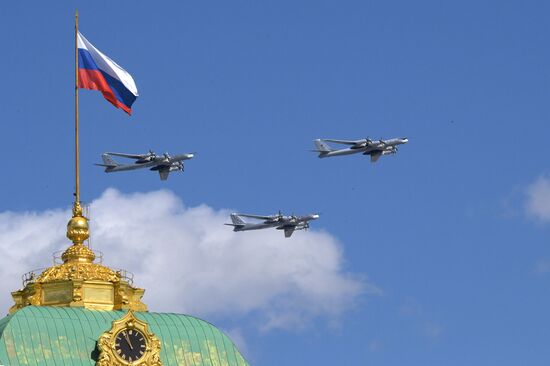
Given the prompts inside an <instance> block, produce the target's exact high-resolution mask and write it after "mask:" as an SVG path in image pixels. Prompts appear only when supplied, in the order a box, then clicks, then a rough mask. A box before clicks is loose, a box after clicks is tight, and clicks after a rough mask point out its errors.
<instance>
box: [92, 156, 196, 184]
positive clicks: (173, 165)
mask: <svg viewBox="0 0 550 366" xmlns="http://www.w3.org/2000/svg"><path fill="white" fill-rule="evenodd" d="M113 156H120V157H123V158H128V159H135V160H136V161H135V162H134V164H119V163H117V162H116V161H115V160H113V158H112V157H113ZM193 156H194V154H179V155H174V156H170V155H168V153H164V154H162V155H157V154H155V153H154V152H153V151H151V150H149V152H148V153H146V154H123V153H116V152H106V153H103V154H101V158H102V159H103V164H95V165H98V166H103V167H105V173H112V172H123V171H127V170H136V169H142V168H149V170H153V171H155V170H156V171H158V172H159V175H160V179H161V180H166V179H168V174H170V172H175V171H183V160H189V159H192V158H193Z"/></svg>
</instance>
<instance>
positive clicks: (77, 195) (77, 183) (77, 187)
mask: <svg viewBox="0 0 550 366" xmlns="http://www.w3.org/2000/svg"><path fill="white" fill-rule="evenodd" d="M74 50H75V65H74V66H75V88H74V97H75V129H74V135H75V136H74V137H75V140H74V141H75V193H74V196H75V202H74V205H75V208H76V207H77V206H80V164H79V163H80V161H79V159H80V157H79V146H78V10H76V12H75V26H74Z"/></svg>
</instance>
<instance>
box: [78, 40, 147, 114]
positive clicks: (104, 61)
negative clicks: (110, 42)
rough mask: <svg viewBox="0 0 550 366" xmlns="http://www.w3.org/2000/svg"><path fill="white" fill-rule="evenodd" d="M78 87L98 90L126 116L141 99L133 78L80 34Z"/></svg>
mask: <svg viewBox="0 0 550 366" xmlns="http://www.w3.org/2000/svg"><path fill="white" fill-rule="evenodd" d="M78 87H79V88H83V89H90V90H99V91H100V92H101V93H102V94H103V97H105V99H107V100H108V101H109V102H111V104H112V105H114V106H115V107H117V108H121V109H123V110H124V111H125V112H126V113H128V114H132V109H131V107H132V104H133V103H134V101H135V100H136V98H137V96H138V91H137V87H136V83H135V82H134V79H133V78H132V76H131V75H130V74H129V73H128V72H126V70H124V69H123V68H122V67H120V66H118V65H117V63H116V62H114V61H113V60H111V59H110V58H109V57H107V56H105V55H104V54H103V53H101V51H99V50H98V49H97V48H95V47H94V46H93V45H92V44H91V43H90V42H89V41H88V40H87V39H86V38H85V37H84V36H83V35H82V34H81V33H80V32H78Z"/></svg>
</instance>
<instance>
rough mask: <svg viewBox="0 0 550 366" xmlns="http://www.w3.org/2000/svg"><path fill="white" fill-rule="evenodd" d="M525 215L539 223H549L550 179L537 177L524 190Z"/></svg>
mask: <svg viewBox="0 0 550 366" xmlns="http://www.w3.org/2000/svg"><path fill="white" fill-rule="evenodd" d="M526 194H527V200H526V203H525V209H526V211H527V214H528V215H529V216H531V217H533V218H535V219H537V220H539V221H541V222H550V178H547V177H539V178H538V179H537V180H536V181H535V182H534V183H532V184H531V185H529V186H528V187H527V190H526Z"/></svg>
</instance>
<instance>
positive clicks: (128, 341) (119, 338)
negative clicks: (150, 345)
mask: <svg viewBox="0 0 550 366" xmlns="http://www.w3.org/2000/svg"><path fill="white" fill-rule="evenodd" d="M146 349H147V340H146V339H145V336H144V335H143V333H141V332H140V331H139V330H136V329H123V330H121V331H120V332H118V333H117V334H116V336H115V351H116V353H117V354H118V356H119V357H120V358H122V359H123V360H124V361H126V362H135V361H137V360H139V359H140V358H142V357H143V355H144V354H145V351H146Z"/></svg>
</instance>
